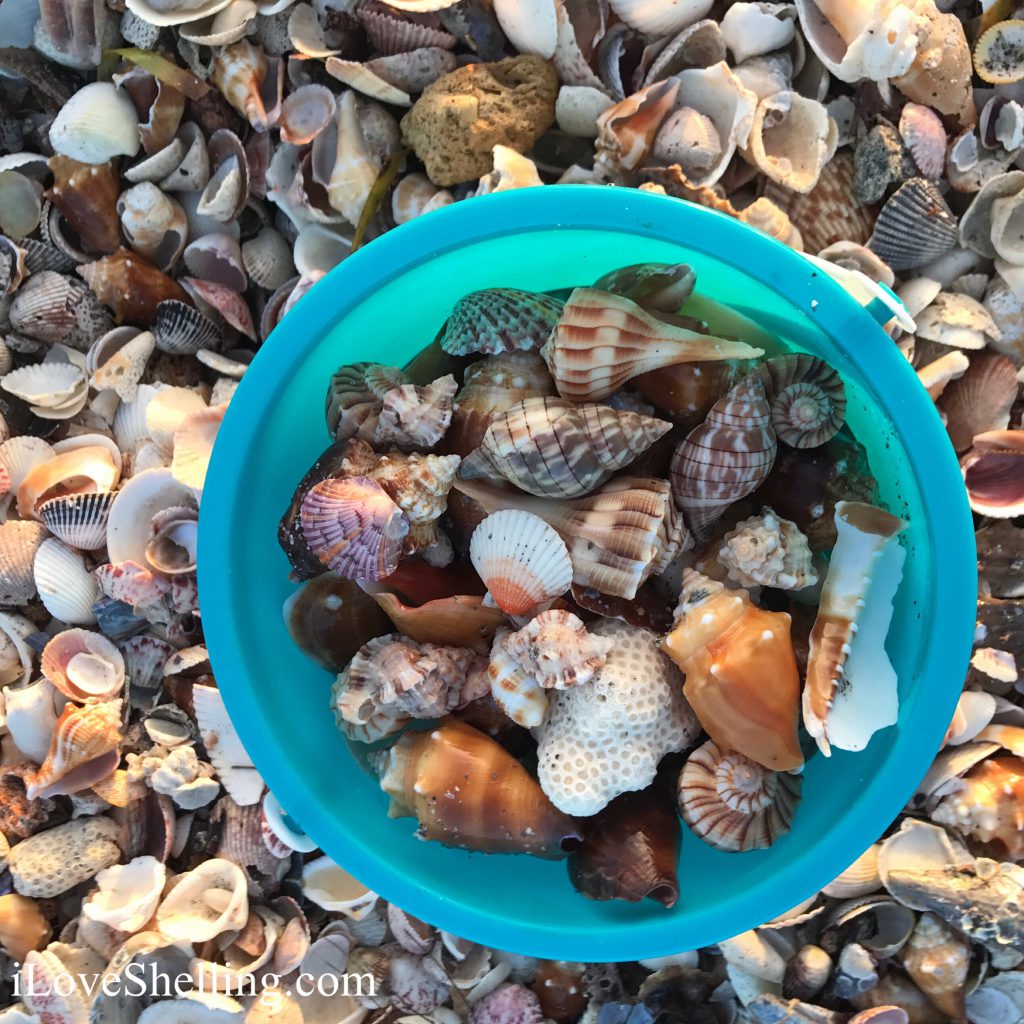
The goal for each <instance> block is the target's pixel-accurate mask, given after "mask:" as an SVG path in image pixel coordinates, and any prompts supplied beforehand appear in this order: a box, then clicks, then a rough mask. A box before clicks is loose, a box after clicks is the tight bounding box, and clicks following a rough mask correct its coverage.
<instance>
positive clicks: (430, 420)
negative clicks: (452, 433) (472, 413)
mask: <svg viewBox="0 0 1024 1024" xmlns="http://www.w3.org/2000/svg"><path fill="white" fill-rule="evenodd" d="M458 387H459V385H458V384H457V383H456V381H455V378H454V377H453V376H452V375H451V374H450V373H449V374H448V375H447V376H444V377H440V378H438V379H437V380H435V381H434V382H433V383H432V384H428V385H427V386H426V387H418V386H417V385H415V384H401V385H399V386H398V387H395V388H391V390H390V391H388V392H387V393H386V394H385V395H384V398H383V399H382V400H381V409H380V413H379V414H378V416H377V429H376V430H375V431H374V434H373V441H374V443H375V444H377V445H382V446H383V445H397V446H398V447H399V448H432V447H433V446H434V445H435V444H437V442H438V441H440V440H441V438H442V437H444V435H445V431H446V430H447V429H448V425H449V424H450V423H451V421H452V401H453V399H454V398H455V392H456V391H457V390H458Z"/></svg>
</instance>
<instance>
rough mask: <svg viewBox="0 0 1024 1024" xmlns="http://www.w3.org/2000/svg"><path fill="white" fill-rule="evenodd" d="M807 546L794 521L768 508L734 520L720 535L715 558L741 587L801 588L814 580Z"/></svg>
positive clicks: (810, 556) (815, 579) (815, 575)
mask: <svg viewBox="0 0 1024 1024" xmlns="http://www.w3.org/2000/svg"><path fill="white" fill-rule="evenodd" d="M812 558H813V556H812V555H811V549H810V546H809V545H808V543H807V538H806V537H805V536H804V535H803V534H802V533H801V532H800V529H799V527H797V525H796V523H791V522H790V521H789V520H788V519H782V518H780V517H779V516H777V515H776V514H775V513H774V512H773V511H772V510H771V509H765V510H764V512H763V513H762V514H761V515H759V516H751V517H750V518H749V519H744V520H743V522H741V523H737V524H736V528H735V529H733V530H731V531H730V532H729V533H727V534H726V535H725V537H724V538H723V544H722V547H721V548H720V549H719V552H718V560H719V562H721V563H722V565H723V566H725V568H726V570H727V571H728V573H729V578H730V579H731V580H735V581H736V582H737V583H739V584H740V586H743V587H757V586H761V587H777V588H778V589H780V590H801V589H803V588H804V587H809V586H812V585H813V584H815V583H817V581H818V576H817V573H816V572H815V571H814V568H813V565H812Z"/></svg>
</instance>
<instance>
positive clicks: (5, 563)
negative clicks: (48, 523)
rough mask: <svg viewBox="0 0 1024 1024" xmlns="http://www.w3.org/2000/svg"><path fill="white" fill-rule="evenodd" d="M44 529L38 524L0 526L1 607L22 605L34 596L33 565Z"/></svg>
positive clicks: (10, 522) (15, 523) (17, 523)
mask: <svg viewBox="0 0 1024 1024" xmlns="http://www.w3.org/2000/svg"><path fill="white" fill-rule="evenodd" d="M45 540H46V530H45V529H44V528H43V527H42V526H40V525H39V524H38V523H33V522H22V521H20V520H15V519H11V520H9V521H8V522H6V523H0V604H3V605H16V606H17V605H25V604H28V602H29V601H31V600H32V598H33V597H35V595H36V582H35V578H34V576H33V570H32V566H33V562H34V561H35V557H36V552H37V551H38V550H39V548H40V545H42V544H43V542H44V541H45Z"/></svg>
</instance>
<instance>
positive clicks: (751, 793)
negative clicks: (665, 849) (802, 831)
mask: <svg viewBox="0 0 1024 1024" xmlns="http://www.w3.org/2000/svg"><path fill="white" fill-rule="evenodd" d="M801 781H802V780H801V777H800V776H799V775H791V774H789V773H788V772H773V771H769V770H768V769H767V768H763V767H762V766H761V765H759V764H758V763H757V762H756V761H751V760H750V758H748V757H744V756H743V755H742V754H738V753H736V751H734V750H723V749H722V748H721V747H719V746H718V745H717V744H716V743H714V742H713V741H712V740H708V741H707V743H705V744H704V745H703V746H700V747H698V748H697V749H696V750H695V751H694V752H693V753H692V754H691V755H690V757H689V759H688V760H687V762H686V764H685V765H684V767H683V770H682V771H681V772H680V773H679V790H678V796H679V811H680V813H681V814H682V816H683V821H685V822H686V824H687V825H689V826H690V828H691V829H692V831H693V832H695V833H696V834H697V835H698V836H700V838H701V839H703V840H704V842H706V843H707V844H708V845H709V846H714V847H715V848H716V849H719V850H727V851H729V852H732V853H741V852H743V851H745V850H759V849H763V848H765V847H768V846H771V845H772V843H774V842H775V840H776V839H778V838H779V837H780V836H784V835H785V834H786V833H787V832H788V831H789V827H790V824H791V823H792V821H793V814H794V812H795V811H796V805H797V802H798V801H799V799H800V785H801Z"/></svg>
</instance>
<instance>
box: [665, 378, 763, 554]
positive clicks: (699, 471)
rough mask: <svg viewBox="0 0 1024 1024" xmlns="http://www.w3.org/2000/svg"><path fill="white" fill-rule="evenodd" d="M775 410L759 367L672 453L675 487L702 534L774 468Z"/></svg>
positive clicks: (691, 525) (689, 518) (678, 499)
mask: <svg viewBox="0 0 1024 1024" xmlns="http://www.w3.org/2000/svg"><path fill="white" fill-rule="evenodd" d="M770 414H771V411H770V407H769V405H768V401H767V399H766V398H765V393H764V385H763V384H762V381H761V378H760V376H759V374H758V373H757V372H756V371H755V372H753V373H750V374H748V375H747V376H746V377H744V378H743V380H741V381H740V382H739V383H738V384H736V385H735V386H734V387H732V388H731V389H730V390H729V391H728V392H727V393H726V394H725V395H724V396H723V397H722V398H720V399H719V400H718V401H717V402H716V403H715V404H714V406H712V408H711V411H710V412H709V413H708V415H707V418H706V419H705V420H704V422H703V423H702V424H701V425H700V426H698V427H695V428H694V429H693V430H691V431H690V433H689V434H687V436H686V438H685V439H684V440H683V441H682V442H681V443H680V444H679V446H678V447H677V448H676V450H675V452H674V453H673V456H672V465H671V469H670V474H671V478H672V493H673V496H674V497H675V500H676V503H677V504H678V505H679V506H680V508H682V510H683V512H684V515H685V516H686V522H687V525H688V526H689V528H690V530H691V532H693V533H694V534H695V535H696V536H697V537H698V538H700V537H702V536H703V535H705V534H706V533H707V532H708V531H709V530H710V528H711V527H712V526H713V525H714V523H715V522H716V521H717V520H718V519H719V518H721V516H722V515H723V514H724V513H725V510H726V509H727V508H728V507H729V506H730V505H731V504H733V502H735V501H738V500H739V499H740V498H743V497H746V495H748V494H750V493H751V492H752V491H754V490H756V488H757V487H758V486H759V485H760V484H761V482H762V481H763V480H764V479H765V477H766V476H767V475H768V473H769V472H770V471H771V467H772V463H773V462H774V461H775V452H776V448H777V443H776V440H775V431H774V430H773V429H772V426H771V422H770Z"/></svg>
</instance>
